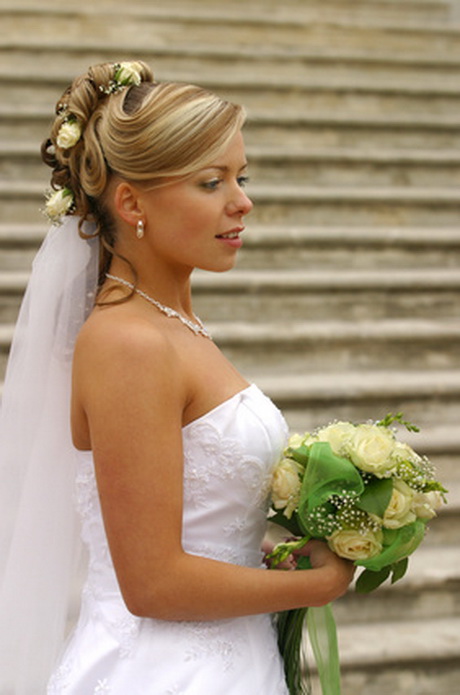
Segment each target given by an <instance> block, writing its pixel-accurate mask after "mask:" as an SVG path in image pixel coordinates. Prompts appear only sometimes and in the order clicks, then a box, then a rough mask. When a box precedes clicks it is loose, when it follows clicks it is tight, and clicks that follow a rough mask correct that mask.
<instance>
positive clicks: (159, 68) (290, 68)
mask: <svg viewBox="0 0 460 695" xmlns="http://www.w3.org/2000/svg"><path fill="white" fill-rule="evenodd" d="M377 51H378V48H377ZM114 55H116V56H117V59H119V60H123V59H130V58H132V56H133V55H135V56H136V57H137V58H138V59H141V60H145V62H147V63H148V64H150V65H151V66H152V68H153V70H154V73H155V75H157V76H158V77H159V78H160V79H166V77H167V78H168V79H182V75H183V74H184V73H185V74H187V75H194V76H195V78H194V79H197V78H196V76H197V75H203V74H209V66H210V64H211V65H213V66H214V68H216V67H217V69H218V72H219V79H220V80H221V79H225V80H228V79H232V81H234V80H235V79H242V80H243V82H245V81H246V79H247V74H248V72H249V73H250V74H251V75H252V77H253V79H255V78H261V79H262V80H264V78H265V76H266V75H267V74H269V75H270V76H271V79H272V80H273V79H276V80H277V81H282V82H291V81H292V80H305V79H308V81H309V82H312V83H313V84H318V83H320V82H333V83H334V82H337V81H338V80H340V81H342V80H350V81H355V80H356V81H361V80H362V79H368V80H369V79H372V80H374V81H377V82H378V81H379V80H383V81H384V82H386V83H388V82H389V81H390V80H395V79H396V80H403V81H406V82H415V83H419V84H420V83H423V84H424V85H425V87H427V86H429V85H435V84H436V83H439V82H446V83H447V84H452V85H454V84H455V82H456V80H458V78H459V75H460V56H458V57H456V56H453V57H452V56H450V55H445V56H443V55H437V54H436V53H435V54H431V53H430V52H429V50H428V51H424V53H423V54H421V55H418V56H415V55H414V56H398V55H394V54H393V53H389V52H388V53H385V52H384V51H378V52H377V53H376V52H375V51H374V52H372V53H369V52H368V53H366V52H358V51H357V50H355V51H350V50H342V51H337V50H335V49H334V48H329V49H328V50H323V51H321V52H318V50H311V49H309V48H308V46H307V47H302V46H299V47H298V48H297V50H296V51H295V52H293V51H292V50H287V49H286V48H280V47H277V46H272V45H268V46H265V47H263V46H261V47H257V48H255V47H253V46H242V47H240V49H239V50H238V52H237V53H235V51H234V49H233V46H215V47H213V46H209V45H207V46H197V45H190V44H186V45H183V44H181V45H169V46H158V47H155V46H152V45H150V46H149V48H148V50H145V49H143V50H142V49H139V46H138V45H137V43H133V44H132V45H131V46H129V45H126V44H125V45H124V46H123V48H122V49H120V45H119V41H118V42H116V45H114V46H110V45H104V46H103V47H101V46H100V44H97V43H94V44H87V45H85V44H83V45H82V44H81V42H78V43H74V44H72V43H70V44H69V42H68V41H63V40H62V39H61V40H60V41H59V39H58V38H56V37H54V40H50V39H49V38H48V39H47V38H46V37H43V36H40V35H38V36H37V37H36V38H34V39H32V41H31V40H30V37H28V36H27V35H24V36H23V37H22V39H21V38H19V37H18V38H17V39H16V40H15V41H14V42H12V41H11V39H10V37H7V36H5V37H4V38H3V40H2V39H1V38H0V70H1V71H2V72H6V73H7V74H8V73H12V74H14V75H15V77H16V79H20V80H24V79H25V78H27V77H28V76H29V75H32V74H34V73H36V71H37V61H40V59H42V60H45V59H46V56H50V58H52V59H53V61H52V63H51V64H50V65H49V68H48V71H47V73H48V74H49V76H50V77H53V78H55V79H61V80H63V79H68V78H69V76H73V75H77V74H78V73H79V72H81V70H82V66H88V65H92V64H94V63H99V62H102V61H103V60H104V59H106V60H109V61H110V60H113V59H114Z"/></svg>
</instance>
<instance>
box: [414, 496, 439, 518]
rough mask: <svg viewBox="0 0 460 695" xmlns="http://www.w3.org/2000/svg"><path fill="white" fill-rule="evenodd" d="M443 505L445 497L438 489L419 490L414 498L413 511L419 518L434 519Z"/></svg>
mask: <svg viewBox="0 0 460 695" xmlns="http://www.w3.org/2000/svg"><path fill="white" fill-rule="evenodd" d="M442 505H443V498H442V495H441V493H440V492H438V491H437V490H432V491H431V492H418V493H416V494H415V495H414V498H413V500H412V511H413V512H414V514H415V515H416V516H417V517H418V518H419V519H433V517H435V516H436V512H437V511H438V509H440V508H441V507H442Z"/></svg>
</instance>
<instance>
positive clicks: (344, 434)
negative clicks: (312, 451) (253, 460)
mask: <svg viewBox="0 0 460 695" xmlns="http://www.w3.org/2000/svg"><path fill="white" fill-rule="evenodd" d="M355 429H356V427H355V426H354V425H352V424H351V423H350V422H335V423H334V424H333V425H328V426H327V427H323V428H322V429H320V430H319V431H318V432H317V433H316V434H317V437H318V440H319V441H320V442H328V443H329V444H330V445H331V449H332V451H333V452H334V454H335V455H336V456H339V455H341V454H343V447H344V444H346V443H347V442H349V441H350V440H351V439H352V437H353V435H354V433H355Z"/></svg>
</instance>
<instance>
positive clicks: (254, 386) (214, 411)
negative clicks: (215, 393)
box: [182, 384, 260, 432]
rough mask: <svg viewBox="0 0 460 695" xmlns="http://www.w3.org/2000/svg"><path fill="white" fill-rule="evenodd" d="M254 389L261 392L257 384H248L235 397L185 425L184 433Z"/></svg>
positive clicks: (227, 399)
mask: <svg viewBox="0 0 460 695" xmlns="http://www.w3.org/2000/svg"><path fill="white" fill-rule="evenodd" d="M252 389H254V390H257V391H259V388H258V387H257V385H256V384H248V386H245V387H244V388H243V389H240V390H239V391H237V392H236V393H234V394H233V396H230V397H229V398H226V399H225V400H224V401H221V403H218V404H217V405H215V406H214V408H211V409H210V410H208V411H206V412H205V413H203V415H199V416H198V417H197V418H195V419H194V420H191V421H190V422H188V423H187V424H186V425H184V426H183V427H182V432H185V431H186V430H188V429H189V428H190V427H192V426H193V425H196V424H198V423H199V422H202V421H203V420H205V419H206V418H207V417H209V416H211V415H213V414H214V413H216V412H217V411H218V410H220V409H221V408H224V407H225V406H227V405H229V404H230V403H232V401H234V400H235V399H236V398H238V397H241V396H243V395H244V394H246V393H248V392H249V391H251V390H252ZM259 392H260V391H259Z"/></svg>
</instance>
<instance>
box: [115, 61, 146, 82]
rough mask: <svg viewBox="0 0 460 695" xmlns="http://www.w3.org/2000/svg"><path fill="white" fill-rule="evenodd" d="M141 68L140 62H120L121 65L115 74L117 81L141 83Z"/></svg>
mask: <svg viewBox="0 0 460 695" xmlns="http://www.w3.org/2000/svg"><path fill="white" fill-rule="evenodd" d="M141 70H142V66H141V65H140V64H139V63H136V62H133V63H120V67H119V68H118V70H117V72H116V74H115V79H116V81H117V82H119V83H120V84H123V85H127V84H140V83H141V75H140V71H141Z"/></svg>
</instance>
